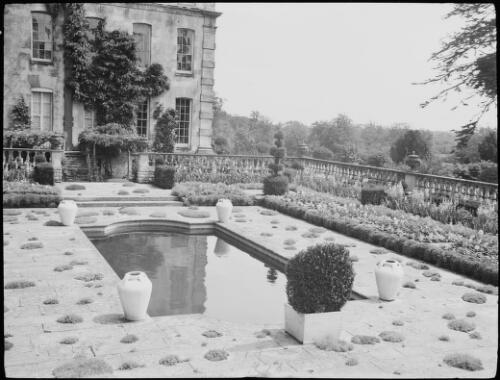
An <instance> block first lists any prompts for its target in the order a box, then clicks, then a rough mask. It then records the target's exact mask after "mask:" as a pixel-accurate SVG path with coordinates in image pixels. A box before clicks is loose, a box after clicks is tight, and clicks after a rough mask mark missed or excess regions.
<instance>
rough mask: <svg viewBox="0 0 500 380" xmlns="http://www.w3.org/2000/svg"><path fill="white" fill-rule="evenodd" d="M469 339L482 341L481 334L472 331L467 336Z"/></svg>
mask: <svg viewBox="0 0 500 380" xmlns="http://www.w3.org/2000/svg"><path fill="white" fill-rule="evenodd" d="M469 338H471V339H483V337H482V336H481V333H480V332H479V331H473V332H471V333H470V334H469Z"/></svg>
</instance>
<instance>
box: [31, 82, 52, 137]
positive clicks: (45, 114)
mask: <svg viewBox="0 0 500 380" xmlns="http://www.w3.org/2000/svg"><path fill="white" fill-rule="evenodd" d="M31 126H32V127H33V129H39V130H42V131H51V130H52V92H50V91H47V90H38V91H36V90H34V91H32V92H31Z"/></svg>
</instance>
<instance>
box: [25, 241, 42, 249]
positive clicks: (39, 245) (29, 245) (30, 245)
mask: <svg viewBox="0 0 500 380" xmlns="http://www.w3.org/2000/svg"><path fill="white" fill-rule="evenodd" d="M40 248H43V243H42V242H41V241H35V242H33V241H32V242H29V243H24V244H23V245H21V249H40Z"/></svg>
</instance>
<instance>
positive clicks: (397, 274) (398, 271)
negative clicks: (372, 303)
mask: <svg viewBox="0 0 500 380" xmlns="http://www.w3.org/2000/svg"><path fill="white" fill-rule="evenodd" d="M403 276H404V272H403V267H402V266H401V264H400V263H398V262H397V261H396V260H382V261H380V262H378V263H377V266H376V268H375V279H376V281H377V288H378V295H379V297H380V299H382V300H384V301H392V300H394V299H395V298H396V296H397V293H398V291H399V289H400V288H401V284H402V282H403Z"/></svg>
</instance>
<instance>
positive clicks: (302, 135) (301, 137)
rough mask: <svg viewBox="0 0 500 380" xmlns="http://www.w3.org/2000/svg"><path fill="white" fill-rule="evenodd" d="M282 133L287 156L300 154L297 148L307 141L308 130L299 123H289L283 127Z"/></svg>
mask: <svg viewBox="0 0 500 380" xmlns="http://www.w3.org/2000/svg"><path fill="white" fill-rule="evenodd" d="M283 133H284V134H285V148H286V151H287V152H288V154H290V155H292V156H295V155H298V154H300V152H299V147H300V145H301V144H303V143H305V142H306V141H307V137H308V135H309V128H308V127H306V126H305V125H304V124H302V123H301V122H299V121H289V122H287V123H285V125H284V126H283Z"/></svg>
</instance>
